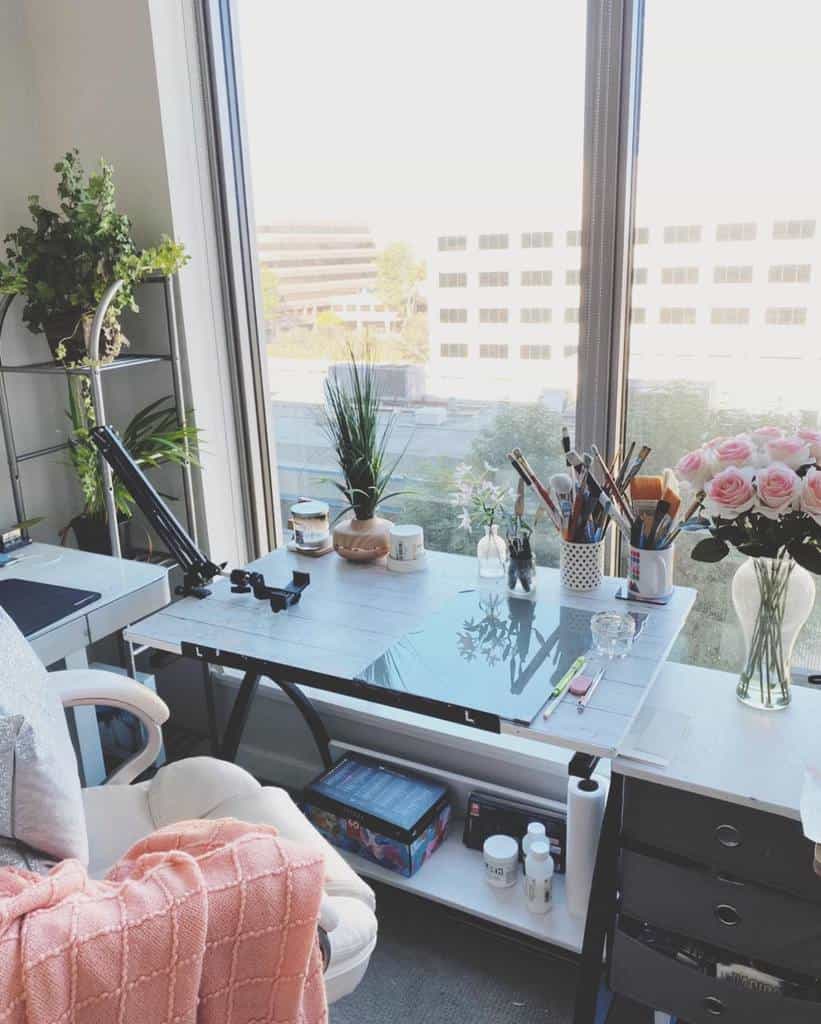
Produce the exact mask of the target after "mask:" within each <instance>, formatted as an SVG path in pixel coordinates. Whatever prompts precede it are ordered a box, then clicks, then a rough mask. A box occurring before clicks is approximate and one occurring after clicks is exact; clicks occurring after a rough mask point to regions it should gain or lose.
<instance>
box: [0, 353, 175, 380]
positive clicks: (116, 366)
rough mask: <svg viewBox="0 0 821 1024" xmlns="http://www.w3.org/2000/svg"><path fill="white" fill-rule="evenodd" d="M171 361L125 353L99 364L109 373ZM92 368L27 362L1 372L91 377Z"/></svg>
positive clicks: (103, 370)
mask: <svg viewBox="0 0 821 1024" xmlns="http://www.w3.org/2000/svg"><path fill="white" fill-rule="evenodd" d="M170 361H171V357H170V356H169V355H160V354H157V355H151V354H146V355H125V356H118V357H117V358H116V359H114V360H112V362H110V363H102V364H101V365H100V366H99V368H98V369H99V370H100V372H101V373H109V372H110V371H111V370H126V369H130V368H131V367H134V366H150V365H152V364H153V363H168V362H170ZM91 371H92V368H91V367H90V366H75V367H71V368H70V369H69V368H66V367H65V366H60V365H59V364H58V363H25V364H23V365H22V366H0V373H65V374H68V375H69V376H70V377H89V376H90V375H91Z"/></svg>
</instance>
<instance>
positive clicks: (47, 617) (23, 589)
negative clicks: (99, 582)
mask: <svg viewBox="0 0 821 1024" xmlns="http://www.w3.org/2000/svg"><path fill="white" fill-rule="evenodd" d="M99 599H100V594H98V593H96V592H95V591H93V590H77V589H76V588H75V587H57V586H54V584H52V583H34V582H33V581H32V580H16V579H5V580H0V605H2V607H3V608H4V609H5V610H6V612H7V613H8V614H9V615H10V616H11V618H12V619H13V620H14V622H15V623H16V624H17V628H18V629H19V630H20V632H21V633H22V634H23V636H31V634H32V633H36V632H37V631H38V630H40V629H45V627H46V626H50V625H51V624H52V623H53V622H57V621H59V620H60V619H64V618H65V617H66V616H67V615H71V614H72V613H73V612H76V611H77V609H78V608H83V607H84V606H85V605H87V604H91V603H92V602H94V601H99Z"/></svg>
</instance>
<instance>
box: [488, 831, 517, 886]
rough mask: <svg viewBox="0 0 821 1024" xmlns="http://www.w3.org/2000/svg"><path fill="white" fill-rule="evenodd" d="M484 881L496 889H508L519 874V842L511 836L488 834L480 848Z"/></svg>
mask: <svg viewBox="0 0 821 1024" xmlns="http://www.w3.org/2000/svg"><path fill="white" fill-rule="evenodd" d="M482 853H483V854H484V859H485V881H486V882H487V884H488V885H492V886H493V887H494V888H496V889H509V888H510V887H511V886H512V885H515V884H516V878H517V877H518V874H519V844H518V843H517V842H516V840H515V839H514V838H513V837H512V836H488V838H487V839H486V840H485V845H484V847H483V848H482Z"/></svg>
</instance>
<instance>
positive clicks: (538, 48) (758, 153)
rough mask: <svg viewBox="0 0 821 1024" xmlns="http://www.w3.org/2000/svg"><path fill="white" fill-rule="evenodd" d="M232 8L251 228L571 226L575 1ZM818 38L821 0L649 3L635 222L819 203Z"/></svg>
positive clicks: (576, 179) (579, 24)
mask: <svg viewBox="0 0 821 1024" xmlns="http://www.w3.org/2000/svg"><path fill="white" fill-rule="evenodd" d="M238 8H239V17H240V39H241V59H242V62H243V68H244V80H245V105H246V112H247V120H248V130H249V141H250V148H251V158H252V159H251V163H252V175H253V181H254V192H255V206H256V214H257V220H258V222H260V223H261V222H263V221H265V220H271V219H279V220H281V219H290V218H294V219H302V218H314V217H321V218H323V219H325V218H327V219H338V218H347V217H352V218H357V219H360V220H364V221H366V222H367V223H369V224H370V226H371V227H372V229H373V231H374V233H375V236H376V239H377V244H380V245H381V244H383V243H384V242H387V241H390V240H393V239H396V238H404V239H407V240H409V241H411V242H412V243H414V244H415V245H416V247H417V248H421V249H424V248H426V247H428V246H429V244H430V240H431V239H432V238H434V237H435V236H436V235H438V234H442V233H448V232H449V231H458V230H463V229H465V228H467V229H469V230H470V229H471V228H472V229H473V230H474V231H477V230H487V231H492V230H494V229H495V228H498V229H499V230H506V229H507V228H508V227H511V228H513V229H514V230H515V227H516V226H518V225H519V224H521V223H522V222H524V221H527V222H532V223H534V224H535V221H534V217H538V218H539V219H540V220H541V222H542V224H543V225H544V227H559V228H561V227H562V226H564V227H568V228H570V227H574V226H577V225H578V222H579V220H580V209H581V177H582V133H583V110H584V43H585V22H586V4H585V3H584V2H583V0H507V2H506V3H505V4H504V5H499V4H498V3H496V2H489V0H415V2H414V3H412V4H408V3H399V2H388V3H386V2H384V0H346V2H345V3H338V2H335V0H287V2H286V0H238ZM819 30H821V3H818V2H817V0H780V2H779V3H778V4H773V3H770V2H767V3H765V2H763V0H648V3H647V23H646V33H645V66H644V81H643V97H642V101H643V107H642V122H641V137H640V138H641V142H640V157H639V190H638V213H639V219H640V220H641V219H644V220H645V221H648V222H656V223H659V222H661V223H670V222H673V223H681V222H687V220H689V219H690V218H691V217H693V218H697V219H698V220H699V221H703V220H707V221H710V220H714V219H722V218H726V219H727V220H731V219H734V218H736V217H738V218H745V219H762V218H766V217H767V216H773V217H775V216H783V217H789V216H807V215H808V214H809V215H812V214H813V213H815V208H816V207H817V194H818V191H819V187H821V186H820V185H819V183H820V182H821V157H820V155H819V131H818V127H817V121H816V116H815V98H816V97H817V96H819V95H821V62H819V59H818V44H819V38H821V31H819ZM808 204H812V205H813V207H814V209H813V210H812V211H808V209H807V205H808ZM536 226H539V225H536Z"/></svg>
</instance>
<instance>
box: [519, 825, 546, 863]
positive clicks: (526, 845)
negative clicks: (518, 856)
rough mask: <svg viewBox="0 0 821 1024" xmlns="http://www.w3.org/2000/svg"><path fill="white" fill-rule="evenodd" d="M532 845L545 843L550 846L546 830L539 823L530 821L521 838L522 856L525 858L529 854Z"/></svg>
mask: <svg viewBox="0 0 821 1024" xmlns="http://www.w3.org/2000/svg"><path fill="white" fill-rule="evenodd" d="M534 843H547V844H548V846H550V840H549V839H548V838H547V830H546V829H545V827H544V825H543V824H542V823H541V822H540V821H531V822H530V824H529V825H528V826H527V832H525V834H524V837H523V838H522V856H524V857H527V855H528V853H530V847H531V846H532V845H533V844H534Z"/></svg>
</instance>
